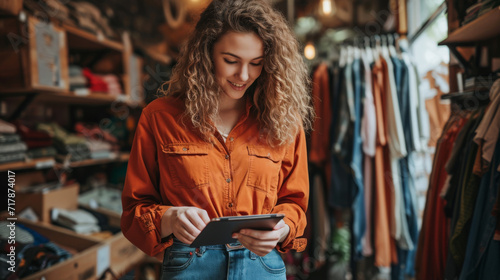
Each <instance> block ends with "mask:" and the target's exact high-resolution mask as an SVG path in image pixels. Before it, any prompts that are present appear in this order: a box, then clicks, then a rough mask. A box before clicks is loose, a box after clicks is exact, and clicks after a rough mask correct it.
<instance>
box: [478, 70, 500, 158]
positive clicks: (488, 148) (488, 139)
mask: <svg viewBox="0 0 500 280" xmlns="http://www.w3.org/2000/svg"><path fill="white" fill-rule="evenodd" d="M499 130H500V79H498V80H496V81H495V82H494V83H493V85H492V87H491V89H490V105H489V108H488V111H487V112H486V114H485V116H484V118H483V120H482V122H481V124H480V125H479V127H478V128H477V130H476V133H477V134H476V136H475V137H474V142H476V143H477V144H479V143H480V142H483V143H482V153H483V155H482V156H483V159H484V160H485V161H486V162H488V163H489V162H491V159H492V157H493V152H494V150H495V144H496V143H497V141H498V131H499Z"/></svg>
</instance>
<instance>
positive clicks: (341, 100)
mask: <svg viewBox="0 0 500 280" xmlns="http://www.w3.org/2000/svg"><path fill="white" fill-rule="evenodd" d="M351 77H352V64H346V65H345V67H340V68H339V69H338V79H337V83H336V85H335V87H333V88H334V92H333V97H332V99H331V100H332V109H333V111H332V112H333V116H334V119H333V121H332V129H331V130H330V132H331V136H332V137H331V138H330V139H332V149H331V150H332V154H331V178H330V180H331V184H330V190H329V194H328V198H329V199H328V202H329V205H330V206H332V207H341V208H351V207H352V204H353V201H354V198H355V196H356V186H355V183H354V181H353V179H352V178H353V176H352V170H351V167H350V161H351V158H352V144H353V143H352V131H353V130H352V128H353V126H352V122H351V118H350V114H349V105H348V100H347V99H348V97H347V95H348V94H347V88H348V86H347V85H348V84H349V83H351V86H349V88H351V89H352V78H351Z"/></svg>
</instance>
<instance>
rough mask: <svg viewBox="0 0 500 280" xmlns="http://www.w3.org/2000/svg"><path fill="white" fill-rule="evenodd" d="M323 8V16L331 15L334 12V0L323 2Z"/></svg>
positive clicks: (323, 0)
mask: <svg viewBox="0 0 500 280" xmlns="http://www.w3.org/2000/svg"><path fill="white" fill-rule="evenodd" d="M321 6H322V7H323V14H325V15H329V14H331V13H332V12H333V3H332V0H322V1H321Z"/></svg>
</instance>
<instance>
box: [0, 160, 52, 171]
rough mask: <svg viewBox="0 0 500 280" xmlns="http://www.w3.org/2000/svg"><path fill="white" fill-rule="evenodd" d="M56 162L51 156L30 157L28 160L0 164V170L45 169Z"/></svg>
mask: <svg viewBox="0 0 500 280" xmlns="http://www.w3.org/2000/svg"><path fill="white" fill-rule="evenodd" d="M55 164H56V161H55V159H54V158H53V157H45V158H38V159H32V160H29V161H16V162H8V163H2V164H0V172H5V171H7V170H10V171H17V170H23V169H46V168H52V167H53V166H54V165H55Z"/></svg>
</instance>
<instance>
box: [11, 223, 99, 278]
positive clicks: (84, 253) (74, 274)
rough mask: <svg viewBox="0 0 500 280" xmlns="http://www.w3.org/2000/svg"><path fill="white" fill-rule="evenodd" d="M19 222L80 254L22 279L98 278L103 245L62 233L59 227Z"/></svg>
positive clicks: (68, 233) (65, 232)
mask: <svg viewBox="0 0 500 280" xmlns="http://www.w3.org/2000/svg"><path fill="white" fill-rule="evenodd" d="M19 222H20V223H21V224H23V225H25V226H27V227H29V228H31V229H33V230H35V231H37V232H38V233H40V234H42V235H43V236H45V237H47V238H48V239H49V240H51V241H52V242H55V243H56V244H59V245H61V246H65V247H69V248H72V249H74V250H76V251H77V252H78V253H77V254H75V255H73V257H72V258H71V259H68V260H66V261H63V262H60V263H58V264H56V265H54V266H51V267H49V268H47V269H44V270H42V271H39V272H37V273H35V274H32V275H30V276H28V277H25V278H22V279H24V280H34V279H67V280H84V279H97V278H98V277H97V268H98V264H97V254H98V251H99V249H100V248H101V246H102V244H100V243H99V242H97V241H93V240H89V239H87V238H81V237H79V236H77V235H75V234H72V233H71V232H67V231H60V230H59V229H58V228H57V227H53V226H50V225H46V224H42V223H34V222H30V221H25V220H19Z"/></svg>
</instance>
